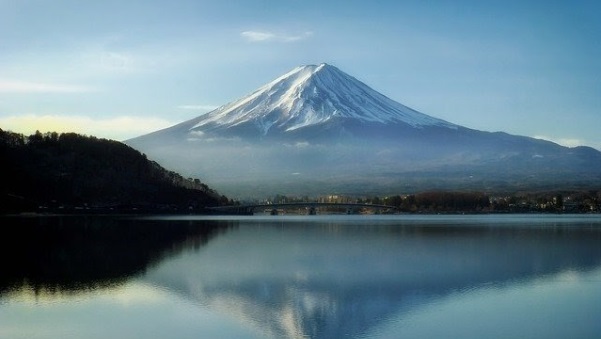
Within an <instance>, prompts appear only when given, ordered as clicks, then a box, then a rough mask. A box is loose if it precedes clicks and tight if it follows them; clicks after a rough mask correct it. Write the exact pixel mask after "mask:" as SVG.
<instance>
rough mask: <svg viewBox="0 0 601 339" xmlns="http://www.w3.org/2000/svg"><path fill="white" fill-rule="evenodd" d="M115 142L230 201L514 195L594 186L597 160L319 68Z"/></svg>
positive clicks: (600, 167) (584, 151) (586, 152)
mask: <svg viewBox="0 0 601 339" xmlns="http://www.w3.org/2000/svg"><path fill="white" fill-rule="evenodd" d="M126 143H128V144H129V145H132V146H133V147H136V148H138V149H140V150H142V151H144V152H146V153H148V154H151V155H152V156H153V157H154V158H155V159H158V160H160V161H162V162H163V163H169V166H175V168H178V169H179V170H181V171H184V172H186V173H192V174H194V175H202V177H203V178H206V180H208V182H210V183H212V184H215V185H217V187H218V188H219V189H224V190H225V192H228V193H230V194H234V195H240V194H246V193H249V194H257V192H258V191H265V192H267V191H271V193H275V192H284V191H286V192H290V193H304V194H316V193H331V192H347V193H367V191H369V192H370V193H371V192H376V193H394V192H398V191H399V190H421V189H431V188H436V189H446V188H448V189H451V188H453V189H456V188H463V187H468V188H477V189H485V190H490V189H501V188H507V187H509V188H510V189H522V188H524V187H541V186H549V185H560V186H561V185H582V186H586V185H589V184H590V183H595V182H598V180H599V179H601V153H600V152H598V151H596V150H594V149H592V148H586V147H580V148H567V147H562V146H559V145H557V144H554V143H552V142H549V141H544V140H538V139H533V138H528V137H522V136H514V135H509V134H506V133H501V132H497V133H490V132H483V131H477V130H473V129H469V128H466V127H463V126H459V125H455V124H452V123H450V122H447V121H444V120H441V119H437V118H434V117H431V116H428V115H425V114H423V113H420V112H417V111H415V110H413V109H411V108H408V107H406V106H404V105H402V104H400V103H397V102H395V101H393V100H391V99H389V98H387V97H386V96H384V95H382V94H380V93H378V92H376V91H375V90H373V89H371V88H369V87H368V86H367V85H365V84H364V83H362V82H360V81H359V80H357V79H355V78H353V77H352V76H350V75H348V74H346V73H344V72H342V71H340V70H339V69H338V68H336V67H334V66H331V65H327V64H321V65H309V66H302V67H297V68H295V69H293V70H292V71H290V72H288V73H286V74H284V75H283V76H281V77H279V78H277V79H275V80H273V81H271V82H270V83H268V84H266V85H264V86H262V87H261V88H259V89H257V90H256V91H254V92H253V93H251V94H250V95H247V96H245V97H242V98H241V99H238V100H235V101H233V102H231V103H228V104H226V105H223V106H221V107H219V108H217V109H216V110H214V111H212V112H210V113H207V114H205V115H201V116H199V117H196V118H194V119H191V120H188V121H185V122H182V123H180V124H177V125H175V126H173V127H170V128H167V129H164V130H160V131H157V132H154V133H150V134H147V135H144V136H140V137H138V138H134V139H131V140H128V141H126ZM243 187H246V189H243ZM242 191H245V193H243V192H242Z"/></svg>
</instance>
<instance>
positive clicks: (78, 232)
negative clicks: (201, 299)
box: [0, 216, 228, 294]
mask: <svg viewBox="0 0 601 339" xmlns="http://www.w3.org/2000/svg"><path fill="white" fill-rule="evenodd" d="M1 223H2V227H1V228H0V239H1V240H0V267H2V273H1V274H0V294H1V293H3V292H6V291H10V290H15V289H19V288H22V287H24V286H26V285H28V286H29V287H30V288H31V289H33V290H34V291H36V292H38V291H40V290H46V291H50V292H58V291H68V292H76V291H83V290H91V289H95V288H99V287H108V286H114V285H118V284H121V283H123V282H125V281H126V280H127V279H129V278H131V277H133V276H135V275H138V274H140V273H143V272H145V271H146V269H147V268H148V267H150V266H152V265H153V264H155V263H157V262H158V261H160V260H161V259H163V258H165V257H167V256H171V255H174V254H177V253H179V252H180V251H182V250H183V249H185V248H195V249H198V248H200V247H201V246H202V245H204V244H205V243H206V242H207V241H208V240H209V239H210V238H211V236H213V235H215V233H216V232H218V231H219V230H224V229H226V228H227V227H228V224H227V223H215V222H213V223H210V224H207V223H205V222H202V221H166V220H139V219H128V218H115V217H89V216H88V217H73V216H72V217H66V216H65V217H41V218H3V219H2V222H1Z"/></svg>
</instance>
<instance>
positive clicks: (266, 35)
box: [240, 31, 313, 42]
mask: <svg viewBox="0 0 601 339" xmlns="http://www.w3.org/2000/svg"><path fill="white" fill-rule="evenodd" d="M240 35H241V36H242V37H243V38H244V39H246V41H249V42H269V41H273V42H295V41H300V40H304V39H308V38H309V37H311V36H312V35H313V32H310V31H306V32H303V33H301V34H296V35H292V34H282V33H274V32H269V31H244V32H242V33H240Z"/></svg>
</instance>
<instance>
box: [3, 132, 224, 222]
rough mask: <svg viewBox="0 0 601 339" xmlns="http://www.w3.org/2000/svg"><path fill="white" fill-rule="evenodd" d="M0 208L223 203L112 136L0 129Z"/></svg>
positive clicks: (200, 185) (166, 206)
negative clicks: (32, 132) (24, 133)
mask: <svg viewBox="0 0 601 339" xmlns="http://www.w3.org/2000/svg"><path fill="white" fill-rule="evenodd" d="M0 160H1V165H0V166H1V175H0V194H1V196H0V199H1V200H0V203H1V206H0V212H12V211H23V210H31V209H38V208H40V206H42V208H49V209H55V208H60V209H69V208H70V209H82V208H83V209H133V208H136V209H140V208H145V209H151V210H157V209H159V210H169V209H183V208H185V209H194V210H196V209H202V207H204V206H215V205H219V204H220V203H225V202H227V199H226V198H225V197H222V196H221V197H220V196H219V195H218V194H217V193H216V192H215V191H213V190H212V189H210V188H209V187H208V186H206V185H205V184H203V183H201V182H200V181H199V180H198V179H191V178H189V179H185V178H183V177H182V176H181V175H179V174H177V173H175V172H172V171H168V170H166V169H164V168H162V167H161V166H160V165H159V164H157V163H156V162H153V161H150V160H148V159H147V158H146V156H145V155H144V154H141V153H140V152H138V151H136V150H134V149H133V148H131V147H129V146H127V145H125V144H123V143H120V142H117V141H112V140H106V139H99V138H95V137H88V136H82V135H78V134H75V133H63V134H58V133H54V132H53V133H45V134H42V133H39V132H37V133H36V134H34V135H31V136H28V137H27V136H24V135H21V134H16V133H12V132H7V131H2V130H1V129H0Z"/></svg>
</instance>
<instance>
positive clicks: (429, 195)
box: [357, 191, 490, 213]
mask: <svg viewBox="0 0 601 339" xmlns="http://www.w3.org/2000/svg"><path fill="white" fill-rule="evenodd" d="M357 202H359V203H371V204H382V205H389V206H394V207H396V208H397V209H398V210H399V211H401V212H409V213H416V212H436V213H438V212H468V211H469V212H474V211H476V212H478V211H483V210H489V209H490V197H489V196H488V195H486V194H484V193H480V192H444V191H436V192H423V193H417V194H411V195H404V196H401V195H394V196H388V197H384V198H379V197H372V198H367V199H359V200H358V201H357Z"/></svg>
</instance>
